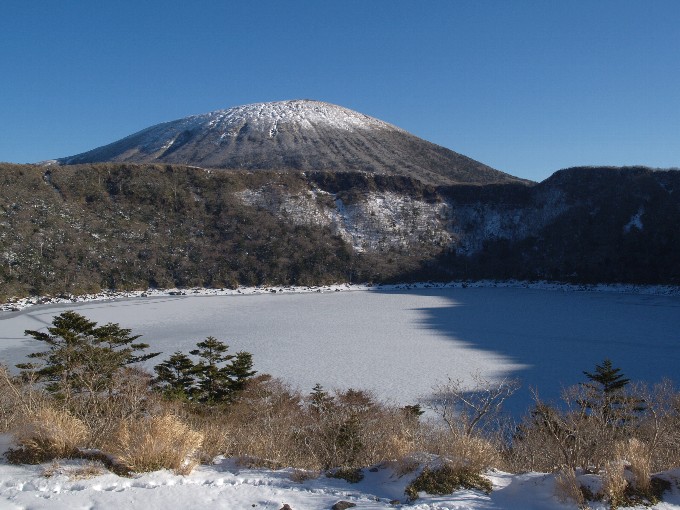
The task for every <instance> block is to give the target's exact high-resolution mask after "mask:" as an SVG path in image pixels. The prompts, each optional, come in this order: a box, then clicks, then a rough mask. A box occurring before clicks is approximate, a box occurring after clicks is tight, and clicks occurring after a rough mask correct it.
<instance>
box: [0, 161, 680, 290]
mask: <svg viewBox="0 0 680 510" xmlns="http://www.w3.org/2000/svg"><path fill="white" fill-rule="evenodd" d="M678 224H680V171H677V170H667V171H655V170H652V169H648V168H641V167H633V168H573V169H567V170H562V171H559V172H557V173H555V174H554V175H553V176H552V177H550V178H549V179H546V180H545V181H543V182H541V183H540V184H536V185H533V186H527V185H525V184H523V183H516V182H515V183H504V184H489V185H477V184H475V185H470V184H459V185H452V186H431V185H427V184H423V183H422V182H420V181H418V180H416V179H413V178H407V177H403V176H392V175H372V174H368V173H362V172H344V173H343V172H305V173H302V172H275V171H266V170H263V171H258V172H251V171H214V170H206V169H201V168H196V167H183V166H173V165H149V164H143V165H140V164H130V163H98V164H83V165H70V166H48V167H44V166H38V165H9V164H0V303H2V302H3V301H7V300H8V299H11V298H12V297H14V296H19V297H21V296H26V295H46V294H51V295H58V294H60V293H73V294H83V293H89V292H98V291H100V290H101V289H115V290H130V289H147V288H149V287H151V288H173V287H212V288H222V287H231V288H233V287H236V286H238V285H247V286H255V285H288V284H296V285H321V284H329V283H339V282H355V283H356V282H394V281H425V280H437V281H450V280H451V279H457V280H474V279H485V278H492V279H523V280H552V281H568V282H572V283H602V282H606V283H640V284H643V283H644V284H673V285H680V232H679V231H678V228H677V225H678Z"/></svg>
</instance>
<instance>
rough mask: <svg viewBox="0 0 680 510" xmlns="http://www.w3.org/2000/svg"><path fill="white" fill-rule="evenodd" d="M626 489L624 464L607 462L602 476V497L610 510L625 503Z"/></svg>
mask: <svg viewBox="0 0 680 510" xmlns="http://www.w3.org/2000/svg"><path fill="white" fill-rule="evenodd" d="M627 487H628V482H627V481H626V477H625V472H624V464H623V463H622V462H619V461H609V462H607V463H606V465H605V468H604V473H603V474H602V496H603V498H604V499H605V500H607V501H609V504H610V506H611V508H612V509H615V508H618V507H619V506H621V505H622V504H624V503H625V502H626V501H627V500H626V488H627Z"/></svg>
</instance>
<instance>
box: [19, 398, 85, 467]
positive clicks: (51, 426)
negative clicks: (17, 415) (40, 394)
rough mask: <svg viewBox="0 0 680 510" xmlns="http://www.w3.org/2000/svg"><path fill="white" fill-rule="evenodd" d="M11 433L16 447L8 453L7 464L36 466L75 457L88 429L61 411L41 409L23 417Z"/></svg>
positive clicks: (49, 408)
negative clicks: (17, 445) (48, 461)
mask: <svg viewBox="0 0 680 510" xmlns="http://www.w3.org/2000/svg"><path fill="white" fill-rule="evenodd" d="M13 433H14V436H15V438H16V440H17V442H18V443H19V446H20V447H19V448H18V449H15V450H11V451H10V452H8V454H7V458H8V459H9V460H10V462H15V463H31V464H37V463H40V462H44V461H46V460H51V459H59V458H66V457H72V456H73V455H75V454H77V449H78V448H79V447H81V446H83V445H84V444H85V443H86V442H87V439H88V435H89V429H88V427H87V425H85V423H83V422H82V421H81V420H79V419H78V418H75V417H73V416H72V415H70V414H69V413H68V412H67V411H65V410H63V409H55V408H52V407H43V408H40V409H37V410H36V411H35V412H34V413H33V414H32V415H29V416H24V418H23V419H22V420H21V421H20V422H19V423H17V426H16V427H15V429H14V431H13Z"/></svg>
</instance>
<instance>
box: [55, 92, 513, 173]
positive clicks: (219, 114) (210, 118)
mask: <svg viewBox="0 0 680 510" xmlns="http://www.w3.org/2000/svg"><path fill="white" fill-rule="evenodd" d="M107 161H119V162H123V161H124V162H135V163H173V164H183V165H193V166H200V167H204V168H228V169H250V170H262V169H271V170H298V171H308V170H328V171H362V172H370V173H378V174H380V173H382V174H392V175H404V176H410V177H416V178H418V179H419V180H421V181H423V182H426V183H432V184H450V183H456V182H466V183H488V182H508V181H520V179H517V178H515V177H512V176H510V175H508V174H505V173H503V172H499V171H498V170H494V169H492V168H490V167H488V166H486V165H484V164H482V163H479V162H478V161H474V160H472V159H470V158H468V157H466V156H463V155H461V154H457V153H455V152H453V151H451V150H449V149H445V148H444V147H440V146H438V145H435V144H432V143H430V142H427V141H425V140H422V139H420V138H418V137H416V136H413V135H411V134H409V133H407V132H406V131H404V130H403V129H400V128H398V127H396V126H393V125H391V124H388V123H386V122H383V121H381V120H378V119H375V118H373V117H369V116H368V115H364V114H362V113H359V112H355V111H352V110H349V109H347V108H343V107H341V106H336V105H332V104H328V103H323V102H320V101H311V100H292V101H280V102H274V103H257V104H251V105H245V106H238V107H235V108H230V109H227V110H218V111H214V112H211V113H206V114H202V115H194V116H191V117H186V118H183V119H179V120H174V121H171V122H165V123H162V124H158V125H155V126H152V127H149V128H147V129H144V130H142V131H139V132H138V133H135V134H133V135H130V136H128V137H126V138H123V139H122V140H118V141H117V142H114V143H111V144H109V145H106V146H103V147H99V148H97V149H94V150H91V151H88V152H85V153H83V154H78V155H75V156H70V157H66V158H61V159H58V160H57V162H58V163H59V164H63V165H70V164H78V163H94V162H107Z"/></svg>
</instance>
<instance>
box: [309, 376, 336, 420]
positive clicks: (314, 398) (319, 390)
mask: <svg viewBox="0 0 680 510" xmlns="http://www.w3.org/2000/svg"><path fill="white" fill-rule="evenodd" d="M334 400H335V399H334V398H333V397H332V396H331V395H329V394H328V392H327V391H325V390H324V389H323V386H321V385H320V384H319V383H316V384H315V385H314V388H312V392H311V393H310V394H309V403H310V406H311V407H312V409H313V410H314V411H315V412H317V413H324V412H326V411H328V410H329V409H331V408H332V407H333V404H334Z"/></svg>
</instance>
